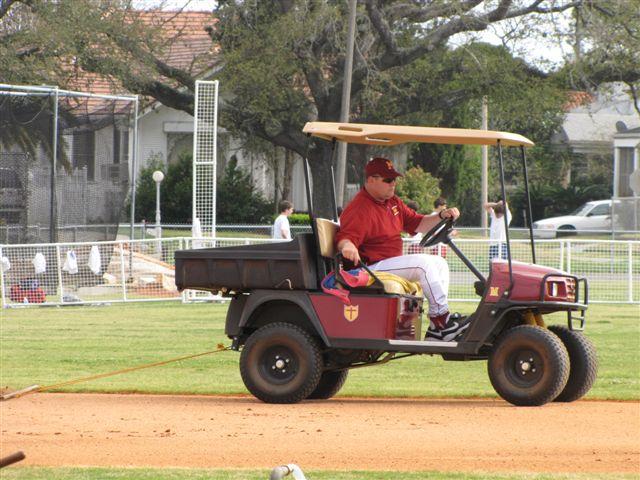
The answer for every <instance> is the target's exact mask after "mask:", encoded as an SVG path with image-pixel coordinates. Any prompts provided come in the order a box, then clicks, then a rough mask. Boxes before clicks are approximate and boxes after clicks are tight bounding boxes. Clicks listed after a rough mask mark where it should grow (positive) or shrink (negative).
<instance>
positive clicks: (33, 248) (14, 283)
mask: <svg viewBox="0 0 640 480" xmlns="http://www.w3.org/2000/svg"><path fill="white" fill-rule="evenodd" d="M269 241H271V240H265V239H256V238H216V239H210V238H209V239H202V238H199V239H196V238H187V237H184V238H163V239H151V240H119V241H114V242H94V243H87V242H76V243H57V244H28V245H0V259H2V268H1V275H0V291H1V297H2V306H3V307H15V306H26V305H68V304H87V303H92V304H94V303H113V302H132V301H154V300H181V299H185V300H186V299H197V298H202V297H201V295H197V294H195V293H194V292H186V293H184V294H182V295H181V294H180V293H179V292H178V291H177V289H176V286H175V270H174V252H175V251H176V250H181V249H185V248H202V247H213V246H217V247H223V246H232V245H249V244H255V243H265V242H269ZM456 244H457V245H458V246H459V248H460V249H461V250H462V251H463V252H464V253H465V255H466V256H467V257H468V258H469V259H470V260H471V261H472V262H473V263H474V264H475V265H476V266H477V267H478V269H479V270H480V271H482V272H484V273H485V274H486V273H487V272H488V268H489V242H488V240H484V239H483V240H472V239H459V240H457V241H456ZM416 248H417V247H416V246H415V245H412V244H411V242H409V241H407V242H406V243H405V252H408V253H415V252H416V251H417V250H416ZM420 251H423V252H424V251H425V250H420ZM426 253H432V254H439V255H442V256H444V257H445V258H446V259H447V261H448V263H449V268H450V270H451V282H450V298H451V300H457V301H475V300H477V299H478V297H477V296H476V295H475V293H474V289H473V283H474V281H475V280H476V278H475V277H474V275H473V274H472V273H471V272H470V271H469V270H468V269H467V267H466V266H465V265H464V264H463V263H462V262H461V261H460V259H459V258H458V257H457V256H456V255H455V254H454V253H453V252H452V251H451V250H450V249H446V248H444V247H436V249H435V250H429V251H426ZM512 256H513V258H514V259H516V260H520V261H524V262H530V261H531V249H530V244H529V242H528V241H525V240H514V241H512ZM536 257H537V262H538V263H539V264H543V265H548V266H550V267H555V268H558V269H560V270H564V271H566V272H569V273H572V274H574V275H578V276H584V277H586V278H587V279H588V281H589V298H590V301H591V302H603V303H640V241H607V240H575V239H570V240H568V239H557V240H540V241H537V242H536Z"/></svg>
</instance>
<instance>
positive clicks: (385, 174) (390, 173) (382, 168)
mask: <svg viewBox="0 0 640 480" xmlns="http://www.w3.org/2000/svg"><path fill="white" fill-rule="evenodd" d="M364 173H365V176H366V177H371V176H373V175H380V176H381V177H382V178H396V177H402V174H401V173H398V172H396V171H395V169H394V168H393V162H392V161H391V160H389V159H388V158H383V157H375V158H372V159H371V160H369V161H368V162H367V166H366V167H364Z"/></svg>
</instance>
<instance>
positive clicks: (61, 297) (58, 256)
mask: <svg viewBox="0 0 640 480" xmlns="http://www.w3.org/2000/svg"><path fill="white" fill-rule="evenodd" d="M56 268H57V270H58V272H57V273H58V287H59V288H60V303H64V288H62V265H61V264H60V245H58V244H56Z"/></svg>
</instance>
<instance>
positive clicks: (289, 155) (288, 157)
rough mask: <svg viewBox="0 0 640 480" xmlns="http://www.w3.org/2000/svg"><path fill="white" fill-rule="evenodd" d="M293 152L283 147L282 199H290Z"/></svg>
mask: <svg viewBox="0 0 640 480" xmlns="http://www.w3.org/2000/svg"><path fill="white" fill-rule="evenodd" d="M293 164H294V157H293V152H292V151H291V150H289V149H287V148H285V149H284V178H283V180H282V199H283V200H289V201H291V180H292V178H293Z"/></svg>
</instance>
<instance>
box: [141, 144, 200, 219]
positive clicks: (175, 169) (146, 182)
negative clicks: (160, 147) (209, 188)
mask: <svg viewBox="0 0 640 480" xmlns="http://www.w3.org/2000/svg"><path fill="white" fill-rule="evenodd" d="M192 164H193V159H192V156H191V154H190V153H183V154H181V155H180V156H179V157H178V161H177V162H176V163H172V164H170V165H169V167H168V168H167V167H166V166H165V165H164V164H163V162H162V161H161V160H152V162H151V163H150V164H149V165H148V166H146V167H145V168H143V169H142V170H141V171H140V174H139V176H138V182H137V183H136V221H141V220H142V219H145V220H147V221H148V222H153V221H154V220H155V215H156V213H155V212H156V183H155V182H154V181H153V172H155V171H156V170H160V171H162V172H163V173H164V174H165V176H164V180H163V181H162V183H161V184H160V212H161V215H162V223H190V222H191V212H192V193H191V192H192V191H193V189H192V174H191V172H192Z"/></svg>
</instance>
